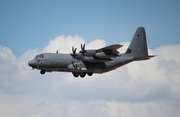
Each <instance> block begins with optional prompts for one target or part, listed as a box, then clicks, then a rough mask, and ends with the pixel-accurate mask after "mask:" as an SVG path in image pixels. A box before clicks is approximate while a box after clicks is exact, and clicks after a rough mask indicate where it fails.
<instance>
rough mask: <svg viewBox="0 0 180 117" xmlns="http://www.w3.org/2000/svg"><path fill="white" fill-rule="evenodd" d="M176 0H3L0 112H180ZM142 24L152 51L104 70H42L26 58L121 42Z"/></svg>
mask: <svg viewBox="0 0 180 117" xmlns="http://www.w3.org/2000/svg"><path fill="white" fill-rule="evenodd" d="M179 6H180V2H179V1H177V0H172V1H169V0H159V1H155V0H152V1H143V0H137V1H132V0H128V1H123V0H76V1H73V0H51V1H50V0H49V1H48V0H36V1H35V0H27V1H24V0H16V1H13V0H1V1H0V65H1V68H0V105H1V106H0V116H3V117H57V116H63V117H72V116H78V117H134V116H139V117H144V116H147V117H152V116H153V117H159V116H163V117H169V116H171V117H178V116H179V115H180V112H179V110H180V79H179V76H180V73H179V71H180V61H179V60H180V54H179V50H180V35H179V32H180V23H179V21H180V14H179V11H180V7H179ZM139 26H143V27H144V28H145V29H146V36H147V43H148V51H149V53H150V54H153V55H157V56H156V57H155V58H152V59H151V60H148V61H141V62H133V63H130V64H128V65H126V66H123V67H121V68H118V69H116V70H114V71H111V72H108V73H105V74H94V75H93V76H92V77H89V76H86V77H85V78H77V79H76V78H74V77H73V76H72V74H71V73H62V72H53V73H46V74H45V75H41V74H40V73H39V71H38V70H32V69H31V68H30V67H29V66H28V65H27V63H28V61H29V60H31V59H33V58H34V57H35V55H37V54H39V53H42V52H52V53H53V52H56V50H59V52H60V53H70V52H71V48H72V46H74V47H77V48H78V49H79V48H80V44H84V43H85V44H86V47H87V48H93V49H98V48H101V47H104V46H108V45H111V44H122V45H124V46H123V47H122V48H121V49H119V51H120V52H121V53H122V52H125V51H126V49H127V46H128V45H129V42H130V41H131V39H132V37H133V35H134V32H135V30H136V29H137V27H139Z"/></svg>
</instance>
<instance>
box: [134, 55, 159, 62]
mask: <svg viewBox="0 0 180 117" xmlns="http://www.w3.org/2000/svg"><path fill="white" fill-rule="evenodd" d="M155 56H156V55H149V56H142V57H135V58H134V59H135V61H140V60H148V59H151V58H152V57H155Z"/></svg>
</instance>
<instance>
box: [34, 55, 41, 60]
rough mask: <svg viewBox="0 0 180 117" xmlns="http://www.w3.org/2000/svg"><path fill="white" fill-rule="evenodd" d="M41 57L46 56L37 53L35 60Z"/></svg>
mask: <svg viewBox="0 0 180 117" xmlns="http://www.w3.org/2000/svg"><path fill="white" fill-rule="evenodd" d="M39 58H44V55H43V54H39V55H37V56H36V57H35V58H34V59H33V60H37V59H39Z"/></svg>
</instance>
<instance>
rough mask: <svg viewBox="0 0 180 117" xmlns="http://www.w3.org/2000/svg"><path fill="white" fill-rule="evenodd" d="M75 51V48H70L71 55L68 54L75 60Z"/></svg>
mask: <svg viewBox="0 0 180 117" xmlns="http://www.w3.org/2000/svg"><path fill="white" fill-rule="evenodd" d="M76 49H77V48H74V47H72V53H70V54H71V56H73V57H74V58H75V56H76Z"/></svg>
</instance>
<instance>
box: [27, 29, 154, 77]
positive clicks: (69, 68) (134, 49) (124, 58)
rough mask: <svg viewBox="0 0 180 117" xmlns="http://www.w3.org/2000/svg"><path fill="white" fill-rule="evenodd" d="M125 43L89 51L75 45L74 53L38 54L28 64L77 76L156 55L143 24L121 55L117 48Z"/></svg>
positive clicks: (91, 73) (106, 70) (102, 71)
mask: <svg viewBox="0 0 180 117" xmlns="http://www.w3.org/2000/svg"><path fill="white" fill-rule="evenodd" d="M122 46H123V45H119V44H115V45H110V46H107V47H104V48H100V49H97V50H86V49H85V44H81V51H79V53H76V49H77V48H74V47H72V53H70V54H60V53H58V51H57V52H56V53H42V54H38V55H37V56H36V57H35V58H34V59H33V60H31V61H29V62H28V65H29V66H31V67H32V68H33V69H34V68H35V69H38V70H41V71H40V73H41V74H45V72H52V71H61V72H72V74H73V76H74V77H78V76H80V77H82V78H83V77H85V76H86V74H87V75H89V76H92V75H93V74H94V73H100V74H101V73H105V72H108V71H111V70H114V69H116V68H118V67H121V66H123V65H125V64H128V63H130V62H133V61H140V60H147V59H150V58H152V57H154V55H148V50H147V42H146V33H145V29H144V28H143V27H138V28H137V30H136V32H135V34H134V36H133V38H132V40H131V42H130V45H129V47H128V48H127V50H126V52H125V53H122V54H120V53H119V52H118V51H117V49H118V48H120V47H122Z"/></svg>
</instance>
